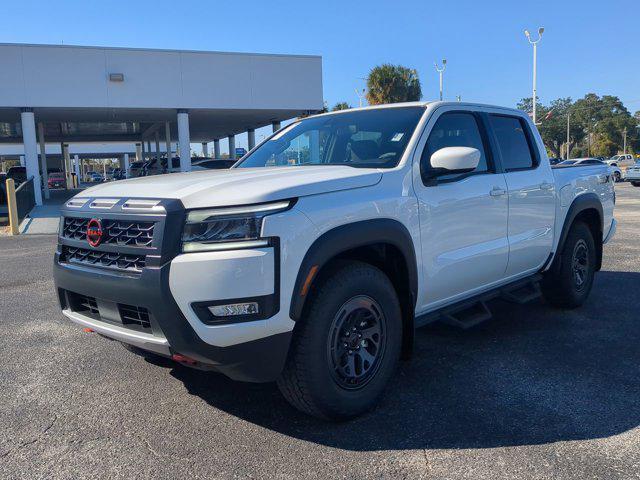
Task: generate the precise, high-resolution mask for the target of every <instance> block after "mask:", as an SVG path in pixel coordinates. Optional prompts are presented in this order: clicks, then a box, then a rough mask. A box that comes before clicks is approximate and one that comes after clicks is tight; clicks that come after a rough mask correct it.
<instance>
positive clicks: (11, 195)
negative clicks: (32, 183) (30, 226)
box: [6, 178, 19, 235]
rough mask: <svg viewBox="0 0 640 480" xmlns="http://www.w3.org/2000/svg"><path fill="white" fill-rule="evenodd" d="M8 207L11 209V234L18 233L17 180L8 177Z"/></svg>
mask: <svg viewBox="0 0 640 480" xmlns="http://www.w3.org/2000/svg"><path fill="white" fill-rule="evenodd" d="M6 185H7V207H8V209H9V231H10V232H11V235H18V233H19V230H18V227H19V225H18V206H17V204H16V182H14V181H13V178H8V179H7V183H6Z"/></svg>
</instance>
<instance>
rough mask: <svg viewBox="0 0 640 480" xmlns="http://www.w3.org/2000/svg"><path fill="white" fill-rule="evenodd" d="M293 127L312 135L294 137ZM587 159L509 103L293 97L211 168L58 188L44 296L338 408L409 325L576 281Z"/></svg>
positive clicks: (570, 303) (593, 235) (374, 377)
mask: <svg viewBox="0 0 640 480" xmlns="http://www.w3.org/2000/svg"><path fill="white" fill-rule="evenodd" d="M311 136H313V137H316V138H322V139H323V141H322V142H308V145H311V147H301V144H302V143H303V142H302V141H303V140H305V139H308V138H309V137H311ZM487 138H489V139H491V141H487V140H486V139H487ZM595 162H596V163H594V164H589V163H588V164H586V165H585V166H584V167H581V168H570V167H566V168H563V167H558V166H556V167H554V168H551V166H550V165H549V162H548V160H547V155H546V153H545V150H544V144H543V142H542V138H541V137H540V135H539V134H538V132H537V130H536V127H535V126H534V125H533V123H532V121H531V119H530V118H529V116H528V115H527V114H526V113H525V112H522V111H520V110H514V109H506V108H500V107H492V106H484V105H475V104H468V103H462V102H434V103H418V102H415V103H411V104H397V105H385V106H378V107H370V108H366V109H357V110H342V111H340V112H332V113H327V114H323V115H316V116H312V117H307V118H305V119H302V120H299V121H296V122H294V123H292V124H290V125H288V126H287V127H285V128H284V129H282V130H280V131H279V132H278V133H277V134H275V135H274V136H273V137H271V138H270V139H268V140H267V141H265V142H263V143H261V144H260V146H258V147H256V148H255V149H254V150H253V151H252V152H251V153H250V154H247V155H246V156H245V157H244V158H243V159H242V160H240V161H239V162H238V163H237V164H235V165H234V166H233V167H232V168H231V169H229V170H226V171H224V172H218V173H217V174H209V175H207V174H195V175H194V174H175V175H166V176H165V177H163V178H158V179H154V178H140V179H132V180H128V181H127V182H122V183H118V182H116V183H111V184H102V185H97V186H94V187H92V188H89V189H87V190H85V191H84V192H82V193H80V194H79V195H77V196H76V197H74V198H73V199H72V200H70V201H69V202H67V204H66V205H65V206H64V207H63V208H62V210H61V215H62V217H63V219H62V222H61V227H62V228H60V232H59V237H58V247H57V251H56V254H55V262H54V277H55V284H56V292H57V293H58V295H57V298H58V299H59V301H60V304H61V308H62V312H63V314H64V315H65V316H66V317H68V318H69V319H70V320H71V321H73V322H75V323H76V324H79V325H81V326H83V327H84V328H86V329H89V330H91V331H94V332H96V333H99V334H100V335H103V336H105V337H109V338H111V339H115V340H118V341H120V342H123V343H124V344H127V345H129V348H131V349H132V350H134V351H138V352H139V351H140V350H145V351H147V352H150V353H148V355H152V354H156V355H160V356H165V357H168V358H172V359H173V360H174V361H176V362H179V363H181V364H183V365H185V366H189V367H194V368H201V369H209V370H216V371H219V372H221V373H223V374H225V375H227V376H229V377H231V378H233V379H236V380H242V381H252V382H267V381H274V380H277V382H278V386H279V388H280V390H281V392H282V393H283V395H284V396H285V397H286V398H287V399H288V400H289V402H291V404H292V405H294V406H295V407H296V408H298V409H299V410H301V411H303V412H306V413H308V414H311V415H315V416H317V417H320V418H323V419H338V420H343V419H346V418H351V417H354V416H356V415H358V414H361V413H363V412H365V411H366V410H368V409H370V408H372V407H373V405H375V403H376V401H377V400H378V399H379V397H380V396H381V395H382V393H383V392H384V389H385V387H386V385H387V383H388V382H389V380H390V379H391V377H392V375H393V373H394V370H395V368H396V366H397V364H398V361H399V359H400V357H401V355H404V356H408V355H410V352H411V348H412V343H413V339H414V329H415V328H416V327H418V326H422V325H425V324H427V323H429V322H433V321H444V322H447V323H450V324H453V325H457V326H460V327H463V328H466V327H471V326H473V325H475V324H477V323H478V322H480V321H483V320H487V319H488V318H490V317H491V314H490V312H489V310H488V307H487V305H486V303H485V302H486V301H488V300H489V299H491V298H495V297H497V296H502V297H503V298H505V299H511V301H514V302H517V303H523V302H525V301H528V300H531V299H533V298H536V297H538V296H539V294H540V289H539V286H540V287H541V288H542V292H543V294H544V296H545V298H546V299H547V301H548V302H550V303H551V304H553V305H555V306H557V307H562V308H576V307H578V306H580V305H581V304H582V303H583V302H584V301H585V300H586V299H587V297H588V296H589V292H590V291H591V288H592V286H593V285H594V282H593V280H594V276H595V274H596V272H597V271H598V270H600V267H601V265H602V255H603V244H604V243H606V242H607V241H608V240H609V239H611V237H612V236H613V235H614V233H615V230H616V221H615V219H614V218H613V208H614V199H615V192H614V187H613V183H612V182H611V181H610V178H609V175H608V172H609V167H608V166H606V165H604V164H603V163H602V162H599V161H597V160H596V161H595ZM200 173H202V172H200ZM98 198H101V199H105V201H104V203H108V205H109V207H108V209H106V210H96V209H95V208H94V207H93V205H94V200H95V199H98ZM134 347H135V348H134ZM487 347H488V348H489V346H488V345H487ZM405 368H408V367H405ZM422 375H423V376H424V375H428V372H426V371H425V372H422ZM418 376H419V375H418ZM255 401H256V402H259V401H260V399H259V398H255ZM418 427H419V426H418Z"/></svg>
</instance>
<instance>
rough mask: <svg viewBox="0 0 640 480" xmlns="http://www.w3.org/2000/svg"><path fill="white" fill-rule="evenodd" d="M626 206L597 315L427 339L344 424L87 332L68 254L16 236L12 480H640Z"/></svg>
mask: <svg viewBox="0 0 640 480" xmlns="http://www.w3.org/2000/svg"><path fill="white" fill-rule="evenodd" d="M617 194H618V205H617V210H616V217H617V219H618V221H619V228H618V233H617V235H616V237H615V239H614V241H613V242H612V243H611V244H609V245H608V246H607V247H605V248H606V250H605V260H604V265H603V269H602V272H600V273H599V274H598V275H597V276H596V282H595V285H594V288H593V292H592V294H591V297H590V299H589V301H588V302H587V304H586V305H585V306H583V307H582V308H580V309H578V310H574V311H570V312H564V311H560V310H555V309H553V308H551V307H549V306H547V305H545V304H544V302H542V301H540V302H537V303H533V304H530V305H525V306H514V305H510V304H497V305H496V312H497V314H496V317H495V318H494V319H493V320H491V321H489V322H487V323H485V324H483V325H480V326H478V327H476V328H474V329H472V330H469V331H459V330H455V329H452V328H449V327H446V326H440V325H434V326H430V327H427V328H425V329H422V330H420V331H419V332H418V334H417V347H416V352H415V355H414V358H413V360H412V361H409V362H403V363H402V365H401V368H400V371H399V372H398V375H397V376H396V377H395V380H394V381H393V384H392V385H391V387H390V388H389V391H388V393H387V395H386V397H385V398H384V400H383V401H382V403H381V405H380V406H379V407H378V408H377V409H376V410H375V411H374V412H372V413H370V414H368V415H365V416H363V417H361V418H359V419H357V420H355V421H352V422H348V423H344V424H337V425H336V424H326V423H322V422H319V421H316V420H313V419H310V418H308V417H305V416H304V415H302V414H299V413H298V412H297V411H295V410H294V409H293V408H291V407H290V406H289V405H288V404H287V403H286V402H285V400H284V399H283V398H282V397H281V396H280V394H279V392H278V390H277V388H276V386H275V385H272V384H266V385H251V384H241V383H235V382H233V381H230V380H227V379H226V378H225V377H222V376H220V375H217V374H213V373H203V372H199V371H193V370H189V369H186V368H183V367H180V366H176V365H175V364H172V363H171V362H162V363H150V362H149V361H147V360H145V359H143V358H141V357H138V356H136V355H133V354H131V353H130V352H128V351H126V350H125V349H124V348H122V346H121V345H119V344H118V343H116V342H112V341H107V340H105V339H103V338H101V337H99V336H97V335H95V334H87V333H83V332H82V330H81V329H80V328H78V327H76V326H74V325H72V324H70V323H69V322H68V321H66V320H65V319H64V318H63V317H62V315H61V314H60V312H59V310H58V306H57V304H56V298H55V295H54V290H53V282H52V279H51V273H50V271H51V262H52V255H53V251H54V247H55V237H54V236H29V237H20V238H13V237H2V238H0V353H1V356H2V360H1V362H0V478H138V479H142V478H236V477H237V478H296V479H297V478H394V479H395V478H449V479H454V478H472V479H484V478H486V479H495V478H554V479H557V478H581V479H586V478H621V479H622V478H624V479H628V478H638V477H640V428H639V425H640V375H639V373H640V321H639V320H640V297H639V295H638V292H640V262H639V259H640V241H639V238H640V188H633V187H631V186H630V185H626V184H624V185H618V187H617Z"/></svg>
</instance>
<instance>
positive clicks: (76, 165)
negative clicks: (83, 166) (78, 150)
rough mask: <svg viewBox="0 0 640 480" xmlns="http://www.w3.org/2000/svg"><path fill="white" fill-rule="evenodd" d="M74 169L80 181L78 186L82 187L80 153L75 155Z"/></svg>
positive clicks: (77, 179)
mask: <svg viewBox="0 0 640 480" xmlns="http://www.w3.org/2000/svg"><path fill="white" fill-rule="evenodd" d="M73 171H74V172H75V174H76V181H77V182H78V187H80V157H78V155H74V156H73Z"/></svg>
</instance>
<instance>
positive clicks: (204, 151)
mask: <svg viewBox="0 0 640 480" xmlns="http://www.w3.org/2000/svg"><path fill="white" fill-rule="evenodd" d="M202 156H203V157H208V156H209V144H208V143H207V142H202Z"/></svg>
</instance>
